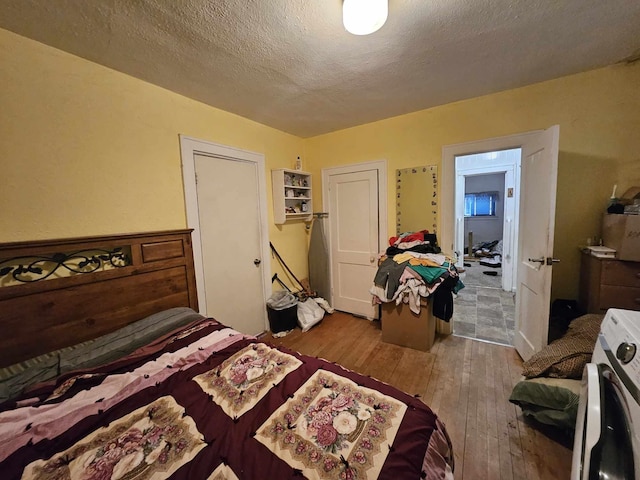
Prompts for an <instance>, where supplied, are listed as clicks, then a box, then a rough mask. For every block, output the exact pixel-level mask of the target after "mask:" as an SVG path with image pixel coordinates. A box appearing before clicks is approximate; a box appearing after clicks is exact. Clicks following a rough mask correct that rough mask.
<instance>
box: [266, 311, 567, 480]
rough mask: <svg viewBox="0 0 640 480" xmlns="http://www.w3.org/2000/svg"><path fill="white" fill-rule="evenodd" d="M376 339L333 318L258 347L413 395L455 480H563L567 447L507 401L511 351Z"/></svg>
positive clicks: (376, 329)
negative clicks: (440, 430) (443, 445)
mask: <svg viewBox="0 0 640 480" xmlns="http://www.w3.org/2000/svg"><path fill="white" fill-rule="evenodd" d="M381 335H382V333H381V330H380V326H379V323H378V322H371V321H369V320H364V319H361V318H356V317H353V316H352V315H349V314H345V313H341V312H336V313H334V314H333V315H325V317H324V319H323V321H322V323H321V324H319V325H317V326H315V327H314V328H312V329H311V330H310V331H308V332H306V333H302V332H301V331H300V330H299V329H297V330H295V331H294V332H292V333H291V334H289V335H287V336H286V337H282V338H273V337H271V336H270V335H267V336H266V338H264V340H266V341H269V342H271V343H274V344H276V345H283V346H285V347H288V348H291V349H293V350H296V351H298V352H300V353H304V354H306V355H312V356H315V357H320V358H324V359H326V360H329V361H332V362H337V363H340V364H341V365H343V366H345V367H346V368H349V369H351V370H355V371H357V372H359V373H362V374H364V375H369V376H371V377H374V378H377V379H378V380H381V381H383V382H386V383H389V384H391V385H393V386H395V387H397V388H399V389H401V390H404V391H405V392H407V393H410V394H414V395H419V396H420V398H422V400H423V401H424V402H425V403H426V404H427V405H429V406H430V407H431V409H432V410H433V411H434V412H435V413H436V414H437V415H438V416H439V417H440V419H441V420H442V421H443V422H444V423H445V424H446V426H447V430H448V432H449V435H450V436H451V441H452V443H453V449H454V456H455V462H456V464H455V472H454V474H455V478H456V479H458V480H485V479H487V480H494V479H496V480H497V479H510V480H520V479H526V480H554V479H567V478H569V476H570V472H571V439H568V438H563V437H558V436H557V435H556V434H555V432H549V431H546V430H542V429H541V428H540V427H538V426H536V425H533V424H531V423H530V422H529V421H528V420H526V419H524V418H523V417H522V414H521V412H520V409H519V408H518V407H516V406H515V405H513V404H511V403H509V401H508V398H509V395H510V393H511V389H512V388H513V386H514V385H515V384H516V383H517V381H518V380H519V378H520V373H521V370H522V368H521V366H522V361H521V359H520V357H519V356H518V354H517V353H516V352H515V350H514V349H513V348H511V347H506V346H501V345H495V344H491V343H484V342H479V341H474V340H470V339H468V338H462V337H456V336H453V335H450V336H438V338H437V339H436V343H435V344H434V346H433V347H432V349H431V351H430V352H420V351H418V350H413V349H410V348H404V347H400V346H397V345H392V344H389V343H384V342H382V340H381Z"/></svg>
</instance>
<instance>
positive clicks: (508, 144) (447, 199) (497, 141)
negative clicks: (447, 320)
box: [440, 130, 544, 261]
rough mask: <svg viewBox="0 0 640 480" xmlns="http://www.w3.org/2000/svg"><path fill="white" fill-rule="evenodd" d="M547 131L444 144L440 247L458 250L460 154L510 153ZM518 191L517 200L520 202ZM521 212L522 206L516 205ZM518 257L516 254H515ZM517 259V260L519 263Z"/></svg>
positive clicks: (518, 173) (517, 175)
mask: <svg viewBox="0 0 640 480" xmlns="http://www.w3.org/2000/svg"><path fill="white" fill-rule="evenodd" d="M543 131H544V130H533V131H529V132H525V133H519V134H516V135H507V136H504V137H494V138H487V139H483V140H474V141H471V142H465V143H457V144H453V145H445V146H443V147H442V176H441V179H440V225H441V226H442V228H441V232H440V244H441V246H442V249H443V250H445V251H450V252H453V251H454V248H455V219H454V217H455V176H456V175H455V173H456V166H455V162H456V157H457V156H460V155H471V154H474V153H487V152H495V151H498V150H508V149H510V148H522V146H523V145H524V144H525V142H526V141H527V139H529V138H531V137H532V136H534V135H538V134H540V133H541V132H543ZM520 173H521V172H520V167H519V166H518V168H517V173H516V177H517V178H518V179H519V180H518V181H517V184H518V185H519V184H520V183H521V180H522V179H521V178H520ZM519 198H520V197H519V192H518V199H519ZM516 209H517V210H518V211H519V210H520V205H517V206H516ZM516 255H517V252H516ZM517 260H518V259H517V257H516V258H515V261H517Z"/></svg>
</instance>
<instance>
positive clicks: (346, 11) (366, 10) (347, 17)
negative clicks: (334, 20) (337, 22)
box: [342, 0, 389, 35]
mask: <svg viewBox="0 0 640 480" xmlns="http://www.w3.org/2000/svg"><path fill="white" fill-rule="evenodd" d="M388 14H389V2H388V0H344V1H343V2H342V23H344V28H345V29H346V30H347V32H349V33H353V34H354V35H369V34H370V33H373V32H375V31H377V30H379V29H380V27H382V25H384V22H386V21H387V15H388Z"/></svg>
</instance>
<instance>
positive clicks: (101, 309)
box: [0, 230, 198, 367]
mask: <svg viewBox="0 0 640 480" xmlns="http://www.w3.org/2000/svg"><path fill="white" fill-rule="evenodd" d="M172 307H191V308H193V309H194V310H197V309H198V300H197V295H196V282H195V273H194V266H193V252H192V248H191V230H171V231H162V232H151V233H133V234H124V235H108V236H100V237H84V238H72V239H60V240H47V241H34V242H16V243H5V244H0V327H1V328H2V330H1V332H2V334H1V335H0V367H4V366H7V365H12V364H14V363H16V362H20V361H23V360H26V359H29V358H32V357H35V356H37V355H40V354H43V353H46V352H50V351H53V350H57V349H59V348H63V347H67V346H70V345H74V344H76V343H80V342H83V341H86V340H89V339H92V338H96V337H99V336H101V335H105V334H107V333H109V332H112V331H114V330H117V329H118V328H121V327H123V326H125V325H127V324H129V323H132V322H134V321H136V320H139V319H141V318H144V317H146V316H148V315H151V314H153V313H156V312H159V311H161V310H165V309H168V308H172Z"/></svg>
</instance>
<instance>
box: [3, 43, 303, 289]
mask: <svg viewBox="0 0 640 480" xmlns="http://www.w3.org/2000/svg"><path fill="white" fill-rule="evenodd" d="M0 65H2V68H0V85H1V86H2V87H1V88H0V242H10V241H22V240H39V239H46V238H63V237H76V236H86V235H100V234H112V233H124V232H140V231H153V230H166V229H173V228H184V227H185V226H186V216H185V205H184V193H183V187H182V172H181V167H180V149H179V140H178V135H179V134H185V135H188V136H191V137H196V138H199V139H203V140H208V141H212V142H216V143H220V144H224V145H230V146H234V147H238V148H241V149H245V150H250V151H255V152H260V153H263V154H264V155H265V158H266V171H267V187H268V205H269V225H270V231H269V236H270V239H271V241H272V242H273V243H274V245H275V246H276V248H278V250H279V251H280V253H281V255H283V257H284V259H285V261H286V262H287V264H289V266H290V267H291V268H292V269H293V271H294V272H296V274H297V275H299V277H304V276H306V275H307V257H306V246H307V237H308V234H307V232H306V231H305V229H304V224H303V223H301V222H298V223H288V224H286V225H284V226H282V227H276V226H275V225H274V224H273V221H272V218H273V216H272V202H271V175H270V174H269V173H268V172H270V170H271V169H272V168H282V167H287V168H292V167H293V165H294V161H295V158H296V157H297V156H298V155H301V153H302V148H303V141H302V140H301V139H300V138H298V137H295V136H292V135H288V134H285V133H283V132H280V131H278V130H275V129H273V128H269V127H266V126H264V125H261V124H258V123H256V122H252V121H249V120H246V119H244V118H241V117H239V116H237V115H232V114H230V113H227V112H224V111H222V110H218V109H215V108H212V107H209V106H207V105H204V104H202V103H199V102H196V101H193V100H190V99H188V98H185V97H183V96H181V95H177V94H175V93H172V92H169V91H167V90H165V89H162V88H159V87H156V86H153V85H151V84H148V83H145V82H143V81H140V80H137V79H135V78H132V77H130V76H127V75H124V74H122V73H119V72H116V71H114V70H111V69H108V68H105V67H102V66H99V65H97V64H95V63H92V62H89V61H86V60H84V59H81V58H79V57H76V56H73V55H70V54H67V53H65V52H62V51H60V50H57V49H54V48H51V47H48V46H45V45H43V44H40V43H38V42H35V41H32V40H28V39H26V38H23V37H20V36H18V35H15V34H13V33H11V32H8V31H6V30H0ZM229 233H230V235H231V234H232V232H229ZM230 247H231V245H230ZM272 265H273V271H274V272H280V273H279V275H280V276H282V277H283V278H286V277H285V276H284V274H282V275H281V273H282V270H280V269H279V268H278V267H277V264H276V263H275V262H272Z"/></svg>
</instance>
